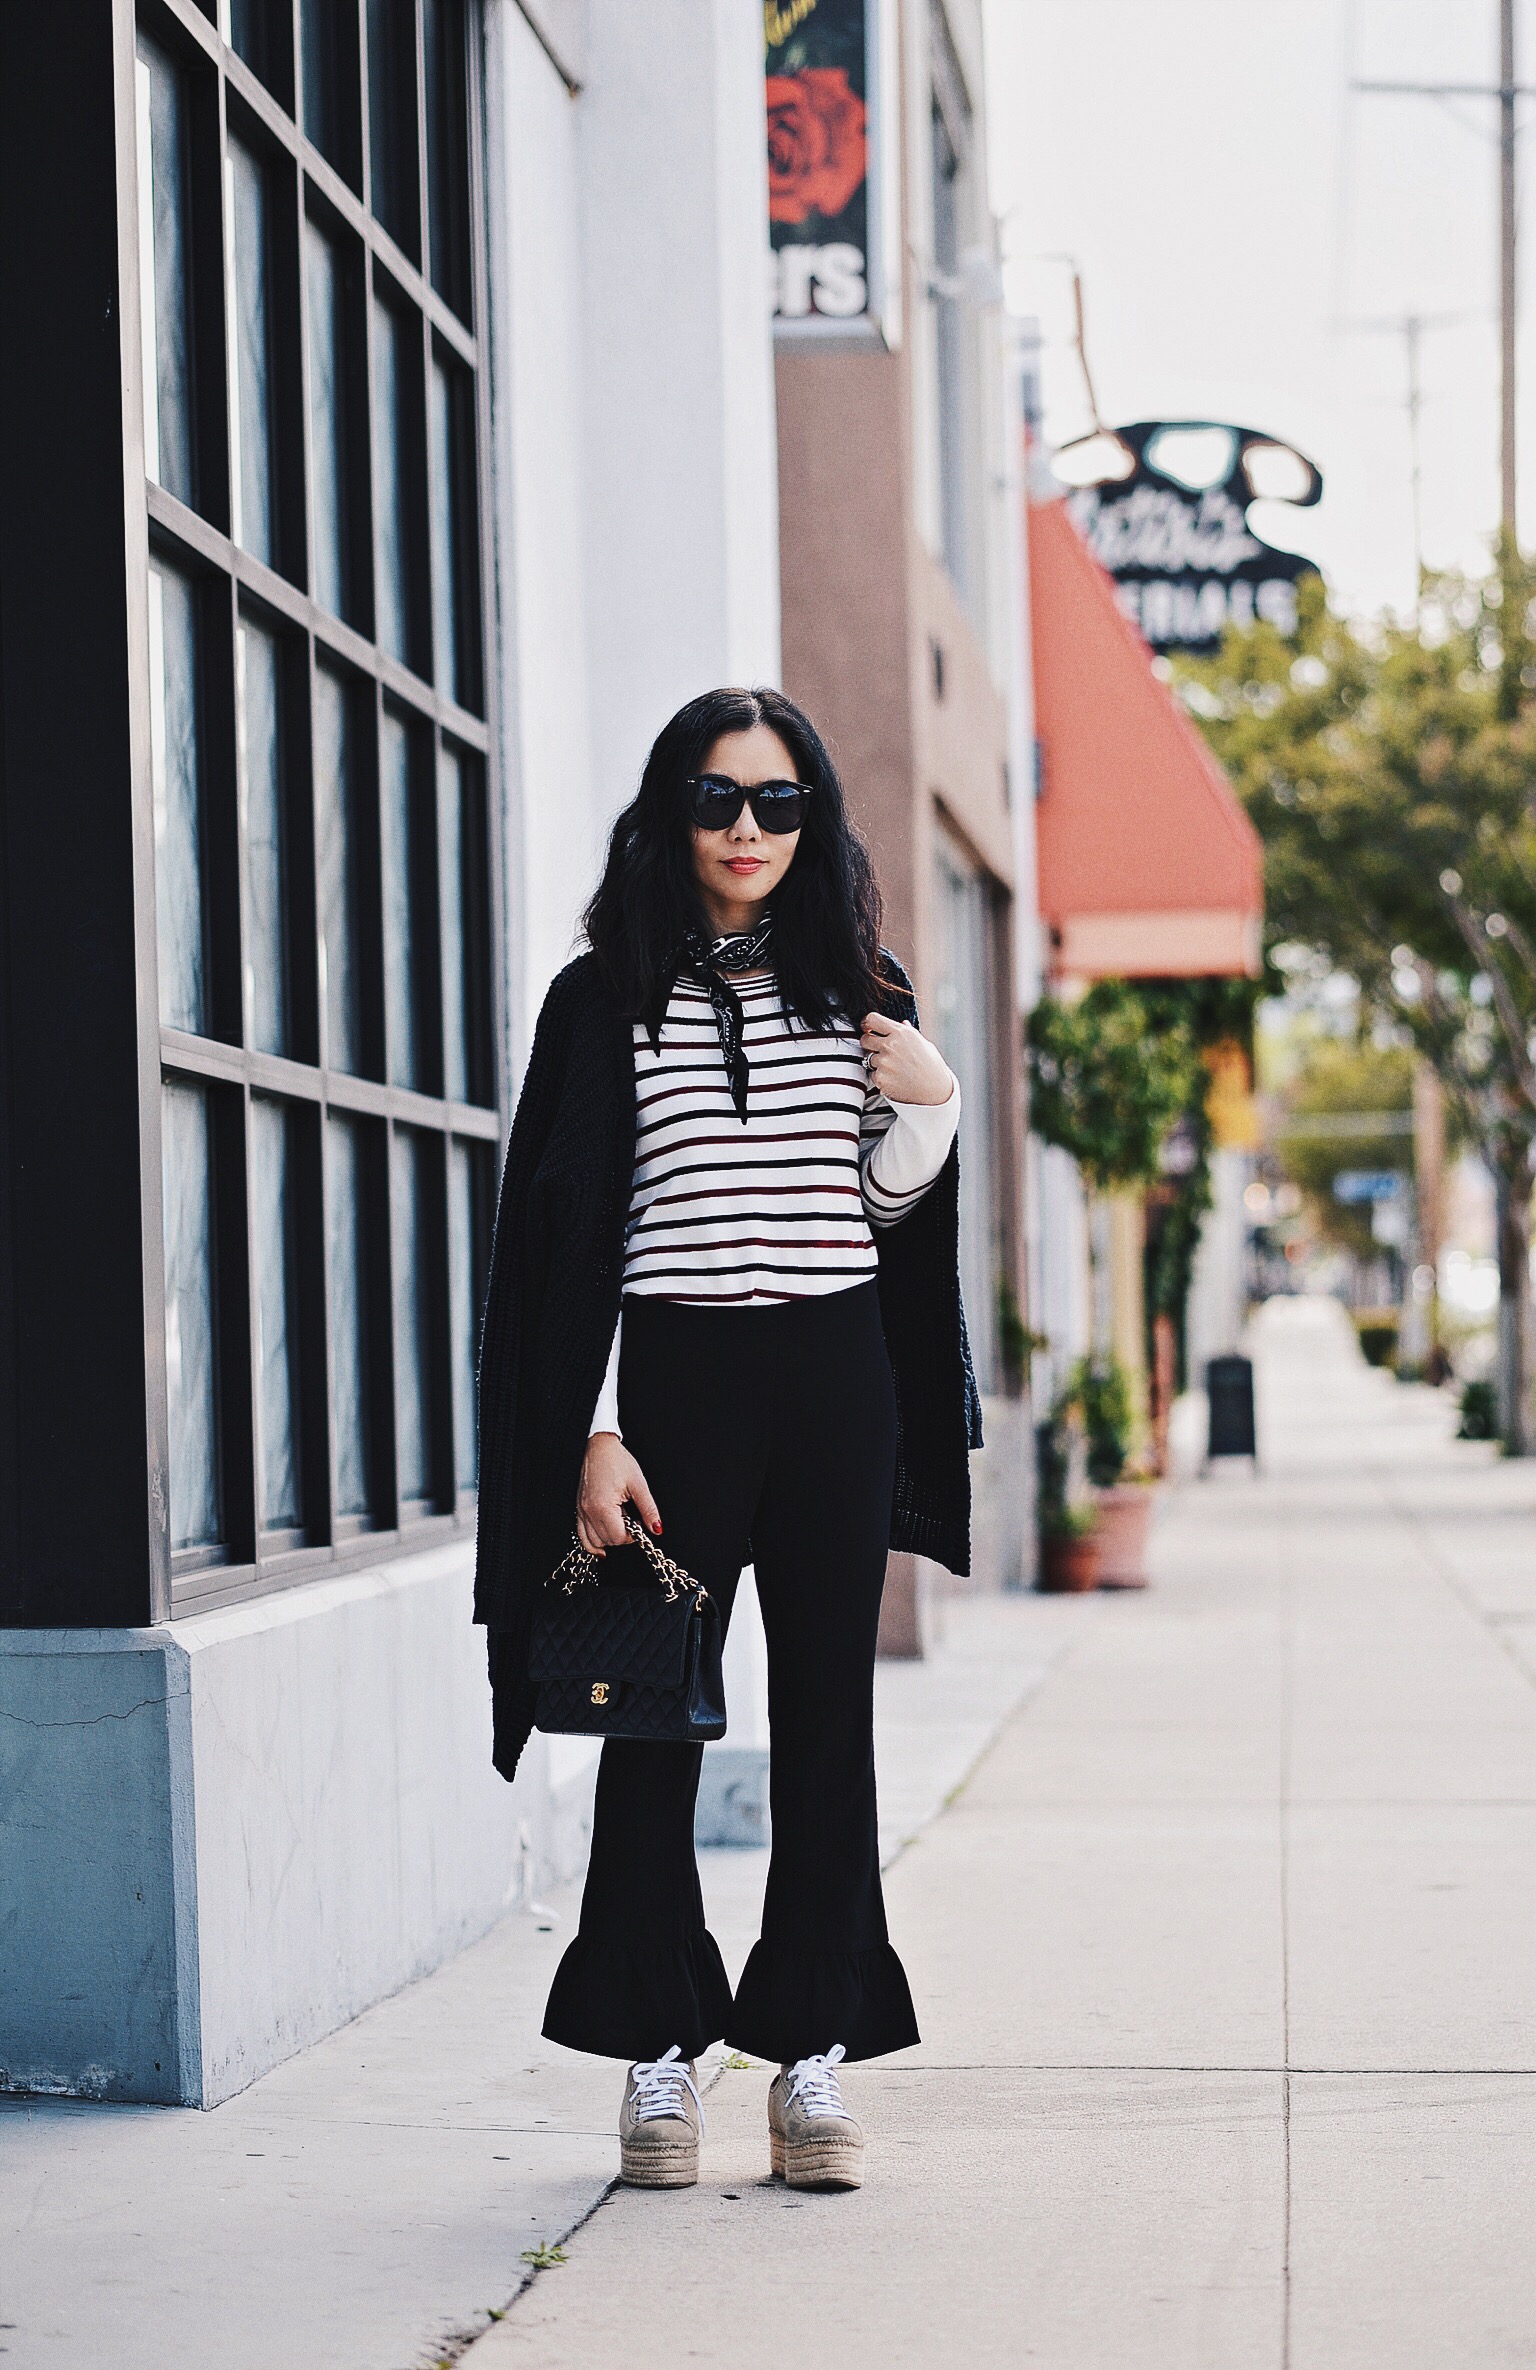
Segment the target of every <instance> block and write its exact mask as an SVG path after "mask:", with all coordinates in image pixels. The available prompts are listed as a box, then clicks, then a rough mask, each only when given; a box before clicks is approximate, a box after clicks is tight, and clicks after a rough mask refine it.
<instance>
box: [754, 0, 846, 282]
mask: <svg viewBox="0 0 1536 2370" xmlns="http://www.w3.org/2000/svg"><path fill="white" fill-rule="evenodd" d="M763 19H764V33H765V36H766V48H767V102H768V219H769V225H770V231H771V237H772V242H773V250H774V257H775V263H776V267H777V286H776V291H775V294H776V302H775V306H774V310H775V312H776V313H777V315H778V317H779V318H780V319H781V320H786V321H795V320H805V319H807V318H809V317H812V316H816V315H822V316H824V317H826V318H828V319H831V320H848V319H851V318H852V317H854V316H856V315H858V314H861V313H863V312H864V311H865V309H866V307H867V305H868V301H869V298H868V288H869V268H868V254H869V184H868V154H869V124H868V48H867V41H866V31H865V0H767V5H766V6H765V8H764V12H763Z"/></svg>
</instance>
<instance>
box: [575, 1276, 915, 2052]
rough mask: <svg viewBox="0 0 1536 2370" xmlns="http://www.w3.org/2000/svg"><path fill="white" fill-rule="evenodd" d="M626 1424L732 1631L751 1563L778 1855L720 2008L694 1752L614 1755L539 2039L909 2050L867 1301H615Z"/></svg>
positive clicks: (886, 1432) (619, 1750) (877, 1425)
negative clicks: (888, 1864) (879, 1664)
mask: <svg viewBox="0 0 1536 2370" xmlns="http://www.w3.org/2000/svg"><path fill="white" fill-rule="evenodd" d="M619 1420H620V1422H621V1424H622V1425H623V1427H624V1437H625V1441H626V1443H627V1444H628V1446H629V1447H630V1449H631V1450H632V1451H633V1453H634V1455H635V1456H636V1457H637V1458H638V1459H639V1462H640V1465H641V1468H642V1470H643V1471H644V1473H645V1477H646V1479H647V1481H648V1482H649V1483H650V1486H651V1490H652V1493H653V1495H654V1497H655V1499H656V1503H657V1505H658V1507H659V1509H660V1512H661V1518H662V1522H663V1524H664V1526H665V1528H664V1531H663V1544H664V1545H665V1547H666V1549H667V1552H668V1553H669V1554H670V1555H672V1556H675V1557H676V1559H677V1561H678V1562H679V1563H681V1564H682V1565H683V1566H684V1567H685V1568H686V1569H687V1570H688V1571H690V1572H692V1573H693V1574H694V1575H695V1576H696V1577H697V1578H698V1579H700V1580H702V1581H703V1582H704V1584H705V1586H706V1587H707V1588H708V1589H709V1590H710V1591H711V1593H712V1594H713V1595H714V1596H715V1597H716V1599H717V1600H718V1602H719V1604H720V1607H721V1610H722V1613H723V1614H724V1615H725V1617H726V1618H727V1619H729V1614H730V1607H731V1604H732V1601H733V1599H734V1597H735V1593H736V1583H737V1581H738V1579H739V1578H740V1575H741V1570H742V1566H743V1565H744V1564H746V1563H749V1562H750V1563H752V1564H753V1565H754V1567H755V1570H756V1577H757V1592H758V1600H759V1602H760V1604H761V1606H762V1613H763V1627H764V1629H765V1631H766V1633H767V1639H768V1713H769V1727H770V1739H771V1768H770V1776H769V1799H770V1804H771V1808H772V1816H773V1849H772V1854H771V1858H770V1864H769V1870H768V1884H767V1892H766V1896H765V1899H764V1903H763V1925H762V1936H761V1939H760V1940H759V1941H758V1942H757V1943H756V1944H755V1945H754V1947H753V1950H752V1954H751V1956H750V1957H749V1959H748V1960H747V1964H746V1967H745V1969H744V1971H743V1974H742V1978H741V1982H740V1984H739V1986H738V1987H737V1991H736V1996H735V1998H734V1999H733V1998H732V1996H731V1989H730V1985H729V1983H728V1981H727V1979H726V1973H725V1968H724V1966H723V1964H722V1963H721V1958H720V1953H719V1950H718V1949H717V1948H716V1945H715V1942H714V1939H713V1937H712V1936H711V1935H710V1933H709V1932H708V1930H707V1928H706V1926H705V1924H704V1904H703V1897H702V1894H701V1892H700V1889H699V1872H698V1865H697V1862H696V1860H695V1858H694V1849H693V1816H694V1802H695V1798H696V1796H697V1794H698V1789H699V1770H700V1766H701V1763H702V1759H703V1747H702V1746H700V1745H658V1744H632V1743H628V1742H624V1741H621V1740H617V1739H615V1740H611V1741H610V1742H608V1743H607V1744H605V1745H604V1747H603V1755H602V1761H601V1764H600V1766H599V1769H598V1778H597V1802H596V1809H595V1813H594V1820H593V1829H592V1857H591V1863H590V1866H589V1869H588V1873H587V1884H586V1891H585V1894H584V1896H583V1899H582V1906H581V1925H580V1929H579V1931H578V1933H577V1935H576V1939H575V1940H574V1941H573V1942H572V1944H571V1946H570V1948H569V1949H568V1950H567V1951H566V1953H565V1956H564V1958H563V1959H562V1960H561V1962H560V1966H559V1968H558V1970H557V1972H556V1975H555V1981H554V1985H553V1988H552V1989H551V1992H550V1995H549V2006H548V2009H547V2011H546V2014H545V2019H544V2031H545V2035H546V2037H547V2038H548V2039H549V2040H552V2041H559V2042H563V2043H564V2044H565V2046H566V2047H567V2048H570V2049H585V2050H589V2051H591V2052H593V2053H594V2054H595V2055H597V2056H600V2057H622V2058H627V2059H636V2058H649V2057H659V2056H661V2055H663V2054H664V2053H665V2051H667V2050H668V2049H670V2048H671V2047H672V2045H673V2044H674V2042H675V2043H677V2044H678V2045H679V2046H680V2047H681V2049H682V2053H683V2055H684V2056H685V2057H697V2056H698V2054H699V2052H700V2051H701V2050H702V2049H705V2048H707V2047H708V2046H709V2044H710V2043H711V2042H712V2041H715V2040H718V2039H721V2038H724V2039H725V2040H728V2041H729V2042H730V2043H731V2044H732V2046H733V2047H735V2048H738V2049H744V2050H748V2051H750V2052H751V2053H752V2054H753V2055H754V2056H757V2057H766V2058H770V2059H778V2060H780V2061H783V2062H786V2063H788V2062H792V2061H793V2060H794V2059H796V2058H800V2057H806V2056H809V2055H811V2054H812V2053H813V2052H816V2051H820V2050H825V2049H830V2048H832V2047H833V2046H834V2044H835V2043H837V2042H839V2041H840V2042H841V2043H842V2044H843V2046H844V2048H845V2049H846V2050H847V2052H848V2055H849V2057H850V2058H863V2057H875V2056H879V2055H880V2054H881V2053H882V2052H883V2051H885V2050H888V2049H904V2048H905V2047H906V2046H907V2045H908V2044H909V2043H910V2042H913V2041H915V2040H916V2039H917V2037H918V2034H917V2023H916V2019H915V2018H914V2015H913V2012H912V1998H911V1994H910V1992H909V1991H908V1988H907V1979H906V1976H905V1974H904V1973H903V1971H902V1966H901V1961H900V1960H899V1959H898V1958H897V1956H896V1953H895V1951H894V1950H893V1949H892V1948H891V1945H890V1942H889V1939H888V1937H887V1932H886V1923H885V1903H884V1899H883V1896H882V1893H881V1887H880V1857H879V1849H878V1841H877V1832H876V1821H875V1760H874V1737H873V1711H874V1669H875V1633H876V1629H877V1627H878V1623H879V1617H880V1592H881V1588H882V1585H883V1582H884V1577H885V1559H886V1546H887V1541H888V1539H889V1536H890V1519H891V1488H892V1481H893V1477H894V1468H895V1457H896V1402H895V1394H894V1391H893V1388H892V1384H891V1370H890V1364H889V1361H888V1359H887V1356H886V1350H885V1338H884V1335H883V1333H882V1331H881V1325H880V1310H879V1303H878V1300H877V1297H876V1293H875V1288H874V1285H873V1284H860V1285H856V1286H855V1287H854V1288H853V1289H852V1290H850V1291H846V1292H834V1293H828V1294H826V1295H824V1296H823V1297H821V1298H818V1299H815V1300H794V1301H786V1302H782V1303H780V1304H778V1305H776V1306H772V1307H768V1308H762V1307H757V1308H728V1307H727V1308H722V1307H711V1306H700V1305H697V1304H694V1305H689V1304H687V1303H684V1302H678V1301H666V1300H652V1299H645V1298H630V1299H627V1300H626V1301H625V1303H624V1334H623V1348H622V1353H621V1357H620V1367H619ZM727 1709H729V1707H727Z"/></svg>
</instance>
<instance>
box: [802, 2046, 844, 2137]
mask: <svg viewBox="0 0 1536 2370" xmlns="http://www.w3.org/2000/svg"><path fill="white" fill-rule="evenodd" d="M847 2054H848V2052H847V2050H846V2049H845V2048H844V2047H843V2044H842V2042H841V2041H839V2042H838V2044H837V2047H836V2048H835V2049H829V2050H827V2051H826V2053H825V2055H824V2056H821V2057H802V2058H799V2059H797V2061H796V2063H795V2064H794V2065H792V2066H791V2067H790V2069H789V2095H790V2097H791V2098H797V2099H798V2100H799V2101H800V2104H801V2105H802V2107H804V2109H805V2111H806V2113H807V2114H808V2115H841V2116H842V2117H843V2118H844V2120H845V2121H851V2120H852V2118H851V2117H850V2116H849V2114H848V2109H847V2108H846V2107H845V2106H844V2105H843V2094H842V2092H841V2090H840V2089H839V2088H838V2082H837V2075H836V2074H835V2073H834V2071H833V2068H834V2067H835V2066H840V2065H841V2064H842V2062H843V2059H844V2058H845V2057H846V2056H847Z"/></svg>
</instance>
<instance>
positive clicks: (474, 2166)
mask: <svg viewBox="0 0 1536 2370" xmlns="http://www.w3.org/2000/svg"><path fill="white" fill-rule="evenodd" d="M1051 1615H1052V1608H1050V1607H1048V1606H1045V1605H1042V1604H1041V1603H1039V1601H1038V1600H1029V1599H1022V1598H1012V1599H1006V1600H998V1599H995V1598H993V1599H972V1600H968V1601H964V1602H962V1603H959V1604H957V1605H956V1606H954V1607H953V1608H952V1609H951V1612H950V1617H949V1630H948V1635H947V1637H946V1639H945V1642H944V1645H943V1647H942V1649H941V1651H940V1652H939V1653H938V1655H937V1656H936V1657H935V1658H934V1659H933V1660H932V1661H931V1662H927V1663H922V1664H910V1665H907V1664H885V1665H882V1666H881V1668H880V1670H879V1672H878V1674H877V1683H876V1694H877V1713H876V1750H877V1754H878V1757H879V1764H880V1769H881V1773H882V1781H883V1782H882V1802H881V1815H882V1838H881V1839H882V1850H883V1854H884V1856H885V1857H886V1858H887V1859H889V1858H890V1857H891V1856H893V1855H894V1854H895V1853H897V1852H899V1851H900V1850H901V1848H902V1846H903V1845H904V1843H905V1842H906V1841H907V1840H908V1839H909V1838H910V1837H911V1836H912V1835H914V1834H916V1833H917V1832H918V1831H919V1830H920V1829H921V1828H922V1827H923V1826H924V1825H925V1823H926V1822H927V1821H928V1820H930V1819H931V1818H932V1817H933V1816H934V1815H935V1814H936V1813H937V1812H938V1811H939V1810H940V1809H941V1808H942V1806H943V1804H944V1801H945V1799H946V1797H947V1796H948V1795H949V1794H951V1793H952V1792H953V1790H954V1789H955V1788H956V1787H957V1786H958V1785H960V1784H961V1783H962V1781H963V1780H964V1779H965V1777H966V1776H967V1775H968V1773H969V1772H970V1770H971V1769H972V1768H973V1767H974V1765H975V1763H976V1761H977V1759H978V1757H979V1756H980V1755H981V1754H982V1753H983V1752H984V1751H985V1749H986V1747H987V1745H988V1743H989V1742H990V1741H991V1739H992V1738H993V1737H994V1736H995V1735H996V1733H997V1731H998V1729H999V1727H1000V1725H1001V1724H1002V1723H1003V1722H1004V1721H1005V1720H1006V1718H1007V1717H1008V1715H1009V1713H1010V1712H1011V1711H1013V1709H1014V1708H1015V1707H1016V1706H1017V1704H1018V1703H1019V1702H1020V1700H1021V1698H1022V1697H1023V1696H1024V1695H1026V1694H1027V1693H1028V1692H1030V1691H1031V1690H1032V1689H1033V1688H1034V1687H1035V1686H1037V1685H1038V1684H1039V1682H1040V1679H1041V1677H1042V1676H1043V1674H1044V1670H1045V1667H1046V1664H1047V1661H1048V1659H1049V1657H1050V1655H1051V1653H1052V1652H1053V1651H1054V1645H1053V1633H1054V1630H1055V1628H1056V1626H1057V1625H1056V1624H1054V1623H1053V1620H1052V1618H1051ZM703 1859H704V1869H705V1884H706V1888H707V1890H708V1893H709V1898H710V1914H711V1922H712V1924H713V1926H714V1928H715V1931H716V1933H717V1934H718V1936H719V1938H720V1942H721V1945H722V1948H723V1950H724V1952H725V1956H726V1959H727V1962H728V1964H729V1965H730V1966H731V1968H732V1969H733V1971H734V1970H735V1969H737V1968H739V1966H740V1964H741V1962H742V1960H743V1959H744V1958H745V1957H746V1954H747V1950H748V1948H749V1946H750V1943H751V1941H752V1938H753V1936H754V1934H755V1932H756V1928H757V1915H758V1907H759V1903H760V1901H761V1896H762V1886H763V1876H764V1872H765V1867H766V1861H767V1853H766V1852H758V1851H717V1852H710V1853H706V1854H705V1855H703ZM578 1900H579V1888H577V1887H574V1886H573V1887H570V1888H567V1889H565V1890H564V1891H562V1892H559V1893H557V1894H556V1895H555V1896H554V1898H553V1900H552V1901H551V1902H550V1904H549V1905H548V1906H549V1914H545V1915H539V1916H530V1915H527V1914H524V1913H522V1912H517V1913H514V1914H513V1915H512V1916H510V1917H508V1918H506V1919H504V1920H503V1921H502V1923H501V1924H500V1925H499V1926H498V1927H497V1928H496V1929H495V1930H494V1931H493V1932H492V1933H490V1934H489V1935H487V1936H486V1938H485V1939H484V1941H482V1942H480V1943H477V1944H476V1945H475V1946H474V1947H473V1948H472V1949H470V1950H468V1951H466V1952H465V1953H464V1954H463V1955H462V1956H461V1957H460V1958H459V1959H457V1960H455V1961H454V1962H453V1963H452V1964H451V1965H449V1966H447V1967H445V1968H443V1969H441V1970H440V1971H439V1972H438V1973H437V1974H435V1975H433V1976H430V1977H428V1978H427V1979H426V1980H425V1981H424V1982H421V1983H418V1984H415V1985H413V1986H412V1987H411V1988H410V1989H409V1990H407V1991H404V1992H401V1993H400V1994H398V1995H397V1996H396V1997H395V1998H394V1999H391V2000H387V2001H386V2002H384V2004H383V2005H382V2006H380V2007H378V2008H375V2009H373V2010H371V2011H370V2012H369V2013H368V2014H367V2015H365V2016H362V2017H360V2018H358V2020H357V2021H356V2022H355V2023H354V2024H352V2025H350V2026H348V2027H346V2028H345V2029H344V2030H343V2031H341V2032H338V2033H335V2034H333V2035H332V2036H331V2037H330V2038H329V2039H328V2040H326V2041H323V2042H321V2043H320V2044H319V2045H318V2046H317V2047H315V2048H312V2049H310V2050H307V2051H306V2052H305V2053H304V2054H303V2055H302V2056H299V2057H295V2058H293V2059H291V2060H290V2061H289V2062H288V2063H287V2064H285V2065H283V2066H280V2067H279V2068H278V2069H277V2070H276V2071H275V2072H274V2073H272V2074H269V2075H268V2076H266V2077H265V2079H264V2080H262V2081H260V2082H257V2083H255V2084H254V2085H253V2086H252V2087H251V2088H250V2089H249V2090H247V2091H245V2092H244V2093H243V2094H242V2095H241V2096H239V2097H238V2098H235V2099H232V2100H230V2101H229V2102H228V2103H227V2104H225V2105H224V2106H222V2107H220V2108H218V2109H216V2110H215V2111H214V2112H212V2113H211V2114H206V2115H203V2114H198V2113H196V2112H187V2111H184V2110H179V2109H168V2108H161V2107H120V2106H112V2107H101V2106H93V2105H89V2104H85V2103H82V2102H75V2101H67V2100H52V2099H50V2100H26V2099H18V2098H14V2097H10V2098H3V2099H0V2361H3V2363H4V2364H5V2370H12V2366H13V2365H25V2366H26V2370H32V2366H33V2365H38V2366H39V2370H41V2366H43V2365H52V2364H59V2365H60V2366H61V2370H62V2366H63V2365H65V2364H67V2365H69V2370H108V2366H110V2370H288V2365H291V2364H292V2365H298V2364H302V2365H303V2370H416V2365H419V2364H421V2363H424V2362H432V2361H436V2360H439V2359H441V2358H442V2356H443V2354H444V2353H445V2352H447V2353H450V2354H451V2353H454V2352H457V2351H458V2350H459V2348H460V2346H461V2345H463V2344H464V2343H466V2342H468V2340H469V2339H470V2337H471V2336H473V2335H474V2334H475V2333H476V2332H477V2331H479V2330H483V2329H484V2328H485V2327H486V2326H487V2325H488V2323H489V2320H490V2315H491V2313H492V2312H493V2311H495V2310H499V2309H500V2308H501V2307H502V2306H504V2305H505V2304H506V2303H507V2302H508V2300H509V2299H510V2298H511V2297H512V2296H513V2294H514V2293H515V2292H516V2290H517V2288H518V2287H519V2285H520V2284H521V2282H523V2281H524V2280H525V2279H526V2278H527V2277H528V2272H527V2267H526V2265H525V2264H524V2262H523V2260H522V2254H523V2250H524V2249H525V2248H530V2247H537V2246H538V2245H539V2244H540V2243H541V2242H543V2241H546V2240H555V2239H558V2238H559V2237H560V2236H561V2234H562V2233H564V2232H566V2231H568V2230H569V2229H570V2228H571V2226H572V2224H573V2223H576V2222H579V2221H580V2220H581V2219H582V2218H583V2217H584V2216H585V2215H586V2214H587V2213H589V2212H590V2211H591V2209H592V2207H593V2206H594V2205H596V2204H597V2202H598V2201H599V2200H600V2199H601V2198H602V2197H603V2195H604V2194H605V2192H606V2190H607V2188H608V2185H609V2182H610V2180H611V2178H612V2175H613V2172H614V2168H615V2160H616V2150H617V2143H616V2141H615V2139H614V2136H613V2135H614V2121H615V2116H616V2113H617V2105H618V2095H619V2088H620V2076H619V2071H618V2069H617V2068H616V2067H615V2066H613V2065H611V2064H609V2063H608V2062H606V2061H605V2060H602V2059H596V2058H577V2057H572V2056H571V2055H570V2054H569V2053H567V2052H566V2051H564V2050H559V2049H555V2048H552V2047H551V2046H550V2045H549V2044H548V2043H546V2042H545V2041H543V2040H542V2039H541V2038H540V2034H539V2025H540V2022H541V2019H542V2017H543V2011H544V1998H545V1994H546V1992H547V1990H548V1988H549V1979H550V1976H551V1975H552V1973H553V1971H554V1967H555V1963H556V1960H557V1959H558V1957H559V1955H560V1952H561V1951H562V1950H563V1949H564V1947H565V1944H566V1942H567V1940H568V1939H569V1937H570V1935H571V1933H572V1932H573V1930H574V1927H575V1922H576V1910H577V1905H578ZM0 1908H3V1905H0ZM721 2054H722V2053H721V2052H720V2051H718V2050H717V2051H716V2052H715V2053H714V2059H713V2062H712V2065H711V2068H710V2070H711V2071H713V2070H714V2067H715V2066H717V2065H718V2063H719V2059H720V2056H721Z"/></svg>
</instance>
